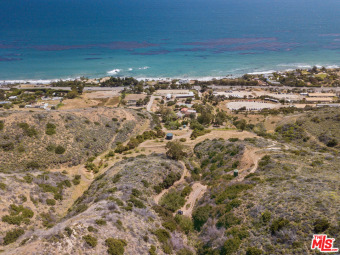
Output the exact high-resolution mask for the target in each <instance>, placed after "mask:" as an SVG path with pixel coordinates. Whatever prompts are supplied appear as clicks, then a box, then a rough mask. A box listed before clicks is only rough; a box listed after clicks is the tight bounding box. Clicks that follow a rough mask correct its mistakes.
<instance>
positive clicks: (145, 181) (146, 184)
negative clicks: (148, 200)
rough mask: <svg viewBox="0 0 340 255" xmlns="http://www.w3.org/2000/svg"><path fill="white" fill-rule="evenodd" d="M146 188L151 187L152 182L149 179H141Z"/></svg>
mask: <svg viewBox="0 0 340 255" xmlns="http://www.w3.org/2000/svg"><path fill="white" fill-rule="evenodd" d="M141 182H142V183H143V185H144V187H145V188H149V186H150V183H149V182H148V181H147V180H141Z"/></svg>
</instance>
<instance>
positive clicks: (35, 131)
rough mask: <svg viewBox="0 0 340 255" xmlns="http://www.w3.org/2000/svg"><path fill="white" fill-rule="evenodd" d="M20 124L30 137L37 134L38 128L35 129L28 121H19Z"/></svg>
mask: <svg viewBox="0 0 340 255" xmlns="http://www.w3.org/2000/svg"><path fill="white" fill-rule="evenodd" d="M18 126H19V127H20V128H21V129H22V130H23V131H24V134H25V135H27V136H29V137H33V136H37V135H38V132H37V130H35V128H34V127H31V128H30V126H29V125H28V124H27V123H24V122H23V123H19V124H18Z"/></svg>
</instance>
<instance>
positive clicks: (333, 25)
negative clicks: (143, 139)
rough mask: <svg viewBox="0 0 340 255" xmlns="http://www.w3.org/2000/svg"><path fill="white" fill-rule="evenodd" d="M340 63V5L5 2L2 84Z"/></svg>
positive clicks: (205, 0) (1, 7) (305, 1)
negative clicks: (7, 82) (38, 80)
mask: <svg viewBox="0 0 340 255" xmlns="http://www.w3.org/2000/svg"><path fill="white" fill-rule="evenodd" d="M314 65H318V66H326V67H336V66H340V1H339V0H11V1H6V0H3V1H0V81H1V80H37V79H41V80H48V79H59V78H61V79H66V78H75V77H80V76H86V77H91V78H94V77H103V76H108V75H110V76H133V77H136V78H143V77H145V78H152V77H153V78H156V77H163V78H167V77H171V78H174V77H178V78H201V79H204V78H209V77H225V76H227V75H242V74H244V73H261V72H264V73H265V72H271V71H276V70H287V69H295V68H309V67H312V66H314Z"/></svg>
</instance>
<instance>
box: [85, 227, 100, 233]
mask: <svg viewBox="0 0 340 255" xmlns="http://www.w3.org/2000/svg"><path fill="white" fill-rule="evenodd" d="M87 230H88V231H89V232H98V229H96V228H94V227H92V226H88V227H87Z"/></svg>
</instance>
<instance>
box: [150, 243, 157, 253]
mask: <svg viewBox="0 0 340 255" xmlns="http://www.w3.org/2000/svg"><path fill="white" fill-rule="evenodd" d="M149 255H157V253H156V246H154V245H151V247H150V249H149Z"/></svg>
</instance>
